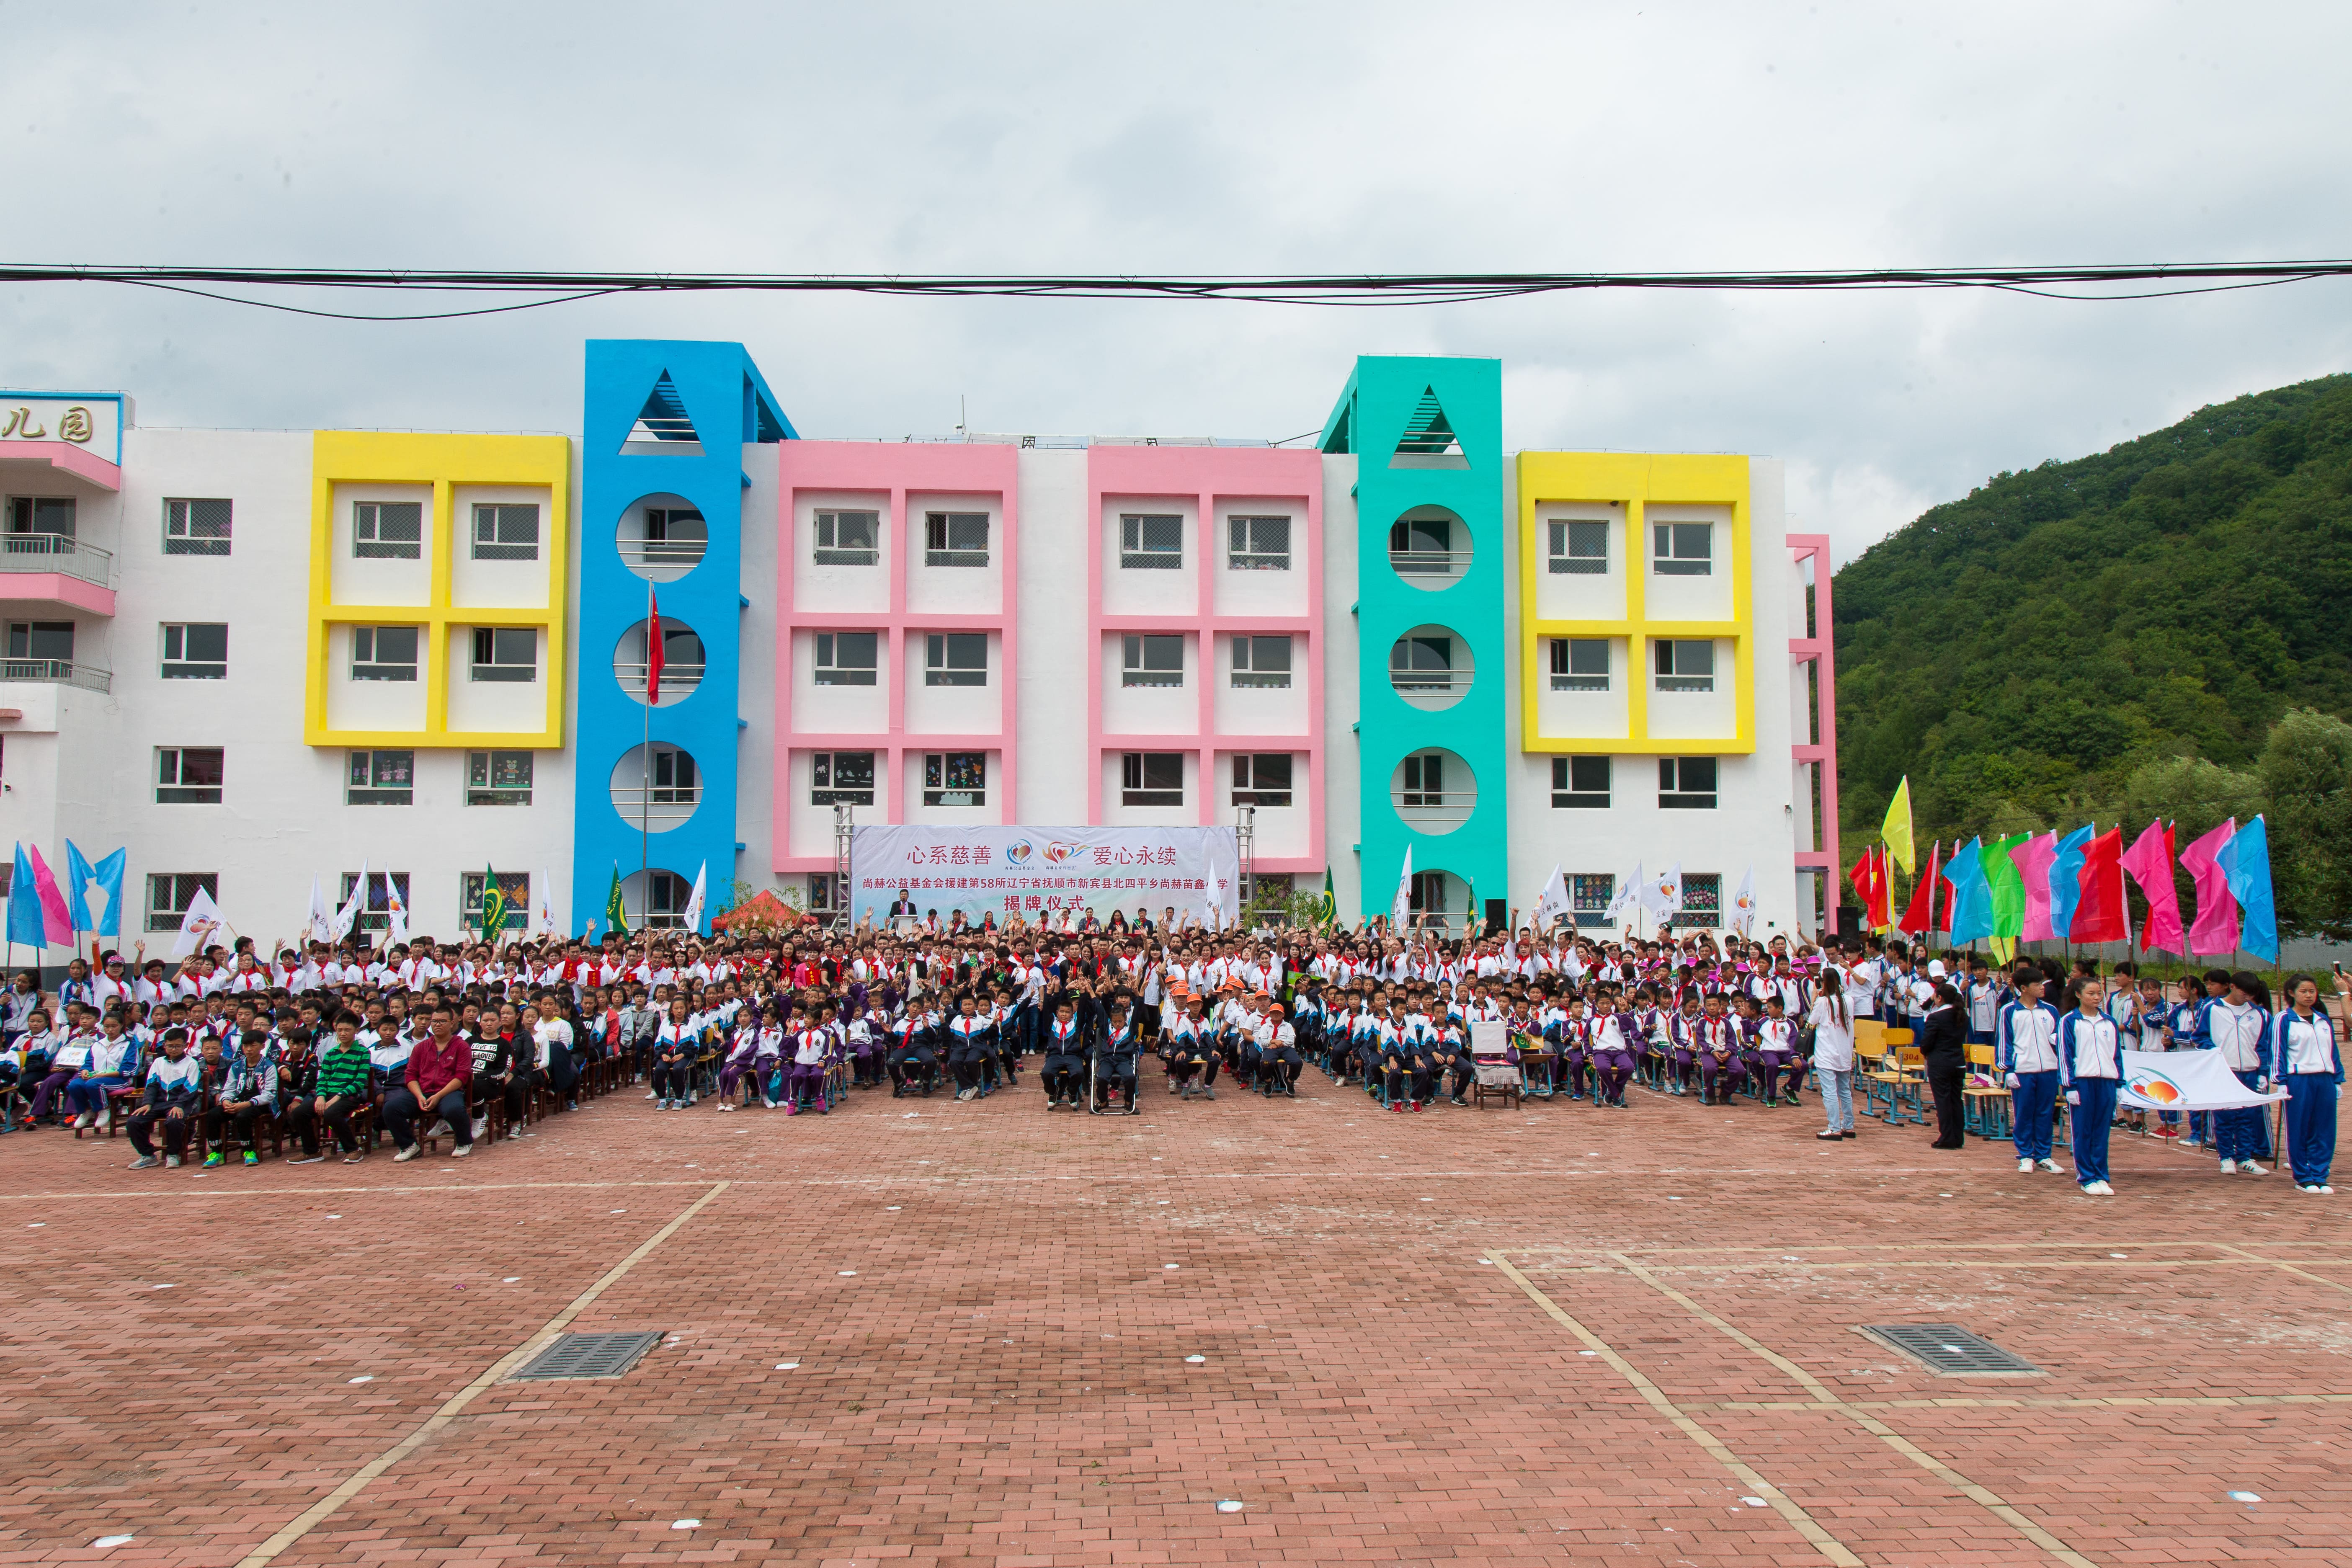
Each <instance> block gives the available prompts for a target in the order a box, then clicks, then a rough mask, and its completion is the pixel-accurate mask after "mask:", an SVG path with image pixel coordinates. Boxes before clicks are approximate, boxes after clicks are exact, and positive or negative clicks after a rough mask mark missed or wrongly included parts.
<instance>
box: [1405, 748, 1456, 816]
mask: <svg viewBox="0 0 2352 1568" xmlns="http://www.w3.org/2000/svg"><path fill="white" fill-rule="evenodd" d="M1397 804H1398V805H1444V804H1445V759H1444V757H1443V756H1440V755H1438V754H1437V753H1436V752H1416V753H1414V754H1413V755H1412V756H1410V757H1407V758H1406V759H1405V760H1404V790H1403V792H1402V795H1399V797H1398V799H1397Z"/></svg>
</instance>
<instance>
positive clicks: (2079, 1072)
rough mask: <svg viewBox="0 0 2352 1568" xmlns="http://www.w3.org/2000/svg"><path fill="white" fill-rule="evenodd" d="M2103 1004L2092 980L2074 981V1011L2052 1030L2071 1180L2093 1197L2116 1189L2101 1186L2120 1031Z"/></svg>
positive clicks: (2119, 1064)
mask: <svg viewBox="0 0 2352 1568" xmlns="http://www.w3.org/2000/svg"><path fill="white" fill-rule="evenodd" d="M2105 1000H2106V988H2105V986H2103V985H2101V984H2099V983H2098V982H2097V981H2096V980H2094V979H2090V978H2087V977H2085V978H2084V979H2081V980H2077V981H2076V982H2075V983H2074V1011H2073V1012H2071V1013H2069V1014H2067V1015H2066V1016H2065V1018H2064V1019H2063V1020H2062V1021H2061V1022H2060V1024H2059V1026H2058V1076H2059V1080H2060V1081H2061V1082H2062V1083H2063V1084H2064V1085H2065V1086H2066V1104H2067V1105H2068V1106H2069V1107H2070V1108H2071V1109H2072V1110H2073V1111H2074V1180H2075V1181H2076V1182H2077V1183H2078V1184H2080V1185H2081V1186H2082V1189H2083V1191H2084V1192H2085V1193H2088V1194H2090V1195H2091V1196H2093V1197H2099V1198H2105V1197H2113V1196H2114V1195H2115V1191H2116V1189H2115V1188H2114V1187H2112V1186H2110V1185H2108V1184H2107V1136H2108V1134H2109V1133H2110V1132H2112V1131H2114V1129H2115V1121H2116V1091H2117V1090H2118V1089H2121V1088H2122V1087H2123V1069H2124V1043H2123V1042H2124V1036H2123V1031H2122V1030H2121V1029H2119V1028H2117V1027H2116V1021H2115V1019H2114V1018H2113V1017H2111V1016H2108V1015H2107V1013H2106V1012H2105V1010H2104V1009H2103V1007H2102V1004H2103V1003H2104V1002H2105Z"/></svg>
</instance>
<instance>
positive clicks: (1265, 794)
mask: <svg viewBox="0 0 2352 1568" xmlns="http://www.w3.org/2000/svg"><path fill="white" fill-rule="evenodd" d="M1289 804H1290V753H1289V752H1253V753H1248V754H1242V753H1236V754H1235V755H1234V805H1289Z"/></svg>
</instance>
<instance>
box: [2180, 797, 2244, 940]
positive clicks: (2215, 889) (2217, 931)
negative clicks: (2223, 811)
mask: <svg viewBox="0 0 2352 1568" xmlns="http://www.w3.org/2000/svg"><path fill="white" fill-rule="evenodd" d="M2237 836H2238V825H2237V824H2236V823H2235V822H2233V821H2231V820H2230V819H2229V818H2226V817H2225V818H2223V819H2222V822H2221V826H2219V827H2217V828H2215V829H2214V830H2213V831H2212V832H2210V833H2209V834H2207V835H2206V836H2205V837H2202V838H2200V839H2199V840H2198V841H2197V842H2196V843H2194V844H2191V845H2190V846H2189V847H2188V848H2186V849H2183V850H2182V851H2181V852H2180V864H2181V865H2182V866H2183V867H2185V868H2187V869H2188V872H2189V880H2190V881H2191V882H2193V883H2195V884H2196V886H2197V921H2196V923H2195V924H2194V925H2191V926H2190V927H2189V952H2202V953H2208V954H2210V953H2217V952H2236V951H2237V949H2238V900H2235V899H2233V898H2231V896H2230V881H2229V879H2228V878H2227V877H2226V876H2224V875H2223V874H2222V871H2221V867H2219V866H2217V865H2215V864H2214V863H2213V858H2214V857H2215V856H2217V855H2219V854H2221V846H2222V845H2224V844H2227V843H2228V842H2230V840H2231V839H2232V838H2235V837H2237Z"/></svg>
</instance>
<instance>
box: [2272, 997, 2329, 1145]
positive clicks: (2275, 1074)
mask: <svg viewBox="0 0 2352 1568" xmlns="http://www.w3.org/2000/svg"><path fill="white" fill-rule="evenodd" d="M2264 1057H2265V1059H2266V1060H2268V1061H2269V1063H2270V1069H2271V1081H2272V1082H2273V1083H2282V1084H2284V1085H2285V1086H2286V1093H2287V1100H2286V1149H2287V1158H2288V1160H2289V1161H2290V1162H2291V1163H2293V1165H2294V1184H2295V1185H2296V1186H2298V1187H2324V1186H2326V1184H2327V1171H2328V1167H2329V1166H2330V1165H2332V1164H2334V1163H2335V1162H2336V1094H2337V1092H2338V1091H2339V1090H2340V1089H2341V1088H2342V1086H2343V1083H2344V1053H2343V1051H2342V1050H2341V1049H2340V1048H2339V1047H2337V1046H2336V1025H2335V1023H2334V1022H2333V1021H2332V1020H2331V1019H2329V1017H2328V1016H2327V1014H2326V1010H2325V1009H2315V1010H2314V1011H2313V1013H2312V1015H2311V1016H2310V1018H2308V1019H2305V1017H2304V1016H2302V1015H2301V1014H2299V1013H2297V1012H2295V1011H2294V1009H2293V1008H2292V1007H2290V1008H2286V1009H2284V1011H2282V1012H2281V1013H2280V1014H2279V1016H2277V1017H2275V1018H2273V1019H2272V1020H2271V1031H2270V1049H2269V1050H2268V1051H2267V1052H2265V1053H2264Z"/></svg>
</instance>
